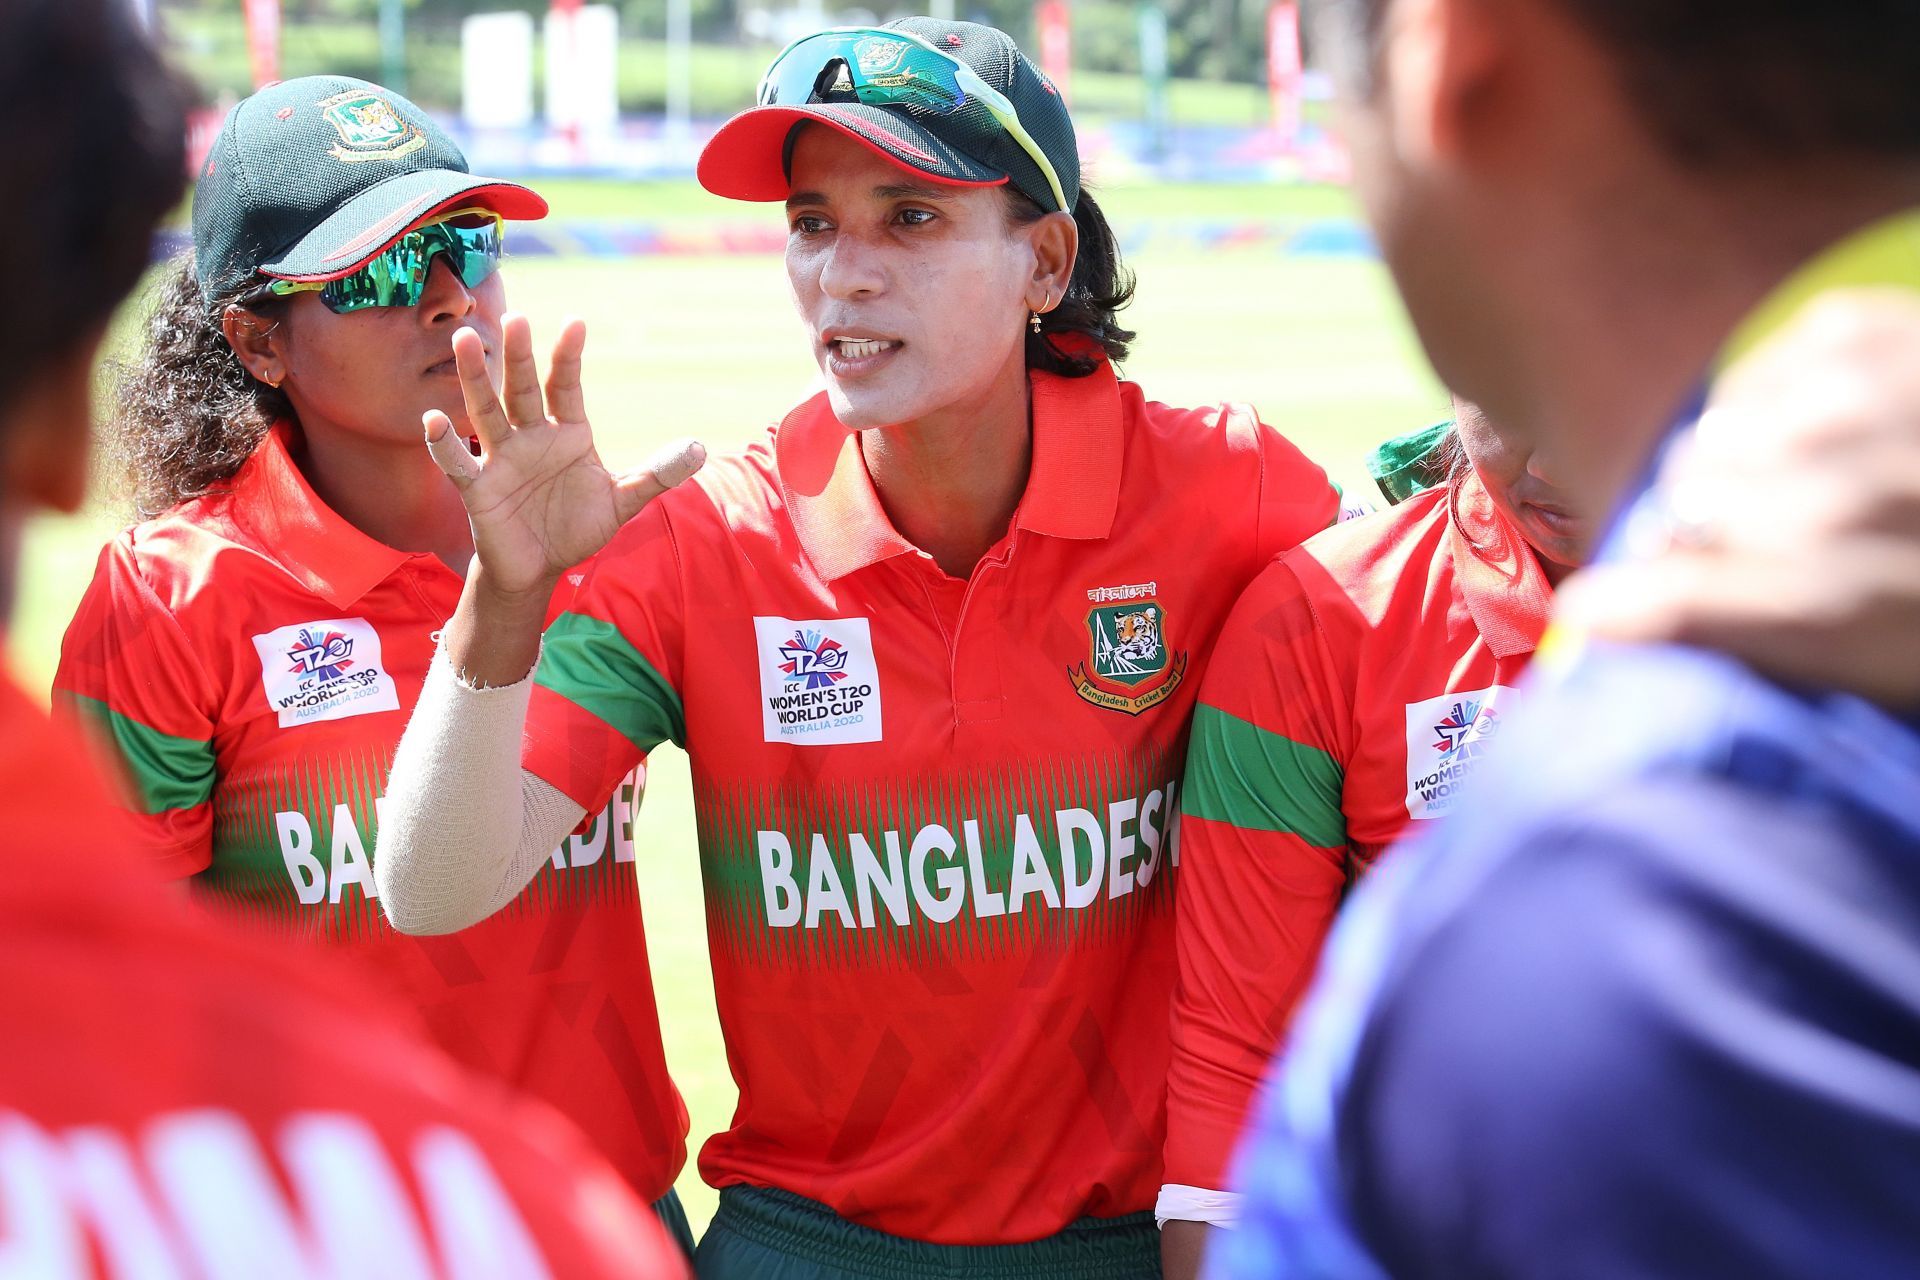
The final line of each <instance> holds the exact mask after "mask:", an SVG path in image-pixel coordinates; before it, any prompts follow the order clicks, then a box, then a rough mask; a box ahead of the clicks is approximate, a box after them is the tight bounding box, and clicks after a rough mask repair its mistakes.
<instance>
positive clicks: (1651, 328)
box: [1212, 0, 1920, 1280]
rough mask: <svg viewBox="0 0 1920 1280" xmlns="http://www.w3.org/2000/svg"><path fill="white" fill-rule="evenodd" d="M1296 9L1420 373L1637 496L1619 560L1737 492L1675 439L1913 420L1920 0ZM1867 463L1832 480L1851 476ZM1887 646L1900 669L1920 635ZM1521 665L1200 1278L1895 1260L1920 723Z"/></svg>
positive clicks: (1903, 1175)
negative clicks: (1878, 385)
mask: <svg viewBox="0 0 1920 1280" xmlns="http://www.w3.org/2000/svg"><path fill="white" fill-rule="evenodd" d="M1320 18H1321V20H1322V25H1321V28H1320V30H1321V33H1322V42H1323V43H1322V47H1324V48H1328V49H1330V50H1332V51H1333V53H1334V54H1335V55H1336V58H1337V62H1338V66H1339V70H1340V75H1341V84H1342V91H1343V93H1344V95H1345V98H1346V102H1347V106H1348V109H1349V110H1350V113H1351V126H1350V134H1351V138H1352V141H1353V144H1354V148H1355V159H1356V172H1357V174H1358V176H1359V178H1360V186H1361V192H1362V195H1363V198H1364V200H1365V203H1366V204H1367V206H1368V208H1369V210H1370V214H1371V217H1372V220H1373V222H1374V225H1375V228H1376V230H1377V232H1378V234H1379V238H1380V242H1381V245H1382V249H1383V252H1384V255H1385V257H1386V260H1387V263H1388V265H1389V267H1390V268H1391V269H1392V271H1393V272H1394V275H1395V277H1396V279H1397V281H1398V282H1399V283H1400V285H1401V289H1402V293H1403V295H1404V296H1405V298H1406V301H1407V303H1408V306H1409V308H1410V310H1411V313H1412V315H1413V319H1414V323H1415V325H1416V327H1417V328H1418V330H1419V331H1420V333H1421V335H1422V338H1423V340H1424V342H1425V344H1426V346H1427V349H1428V352H1429V354H1430V355H1431V356H1432V357H1433V359H1434V362H1435V365H1436V368H1437V369H1438V371H1439V372H1440V373H1441V375H1442V376H1443V377H1444V378H1445V379H1446V380H1447V382H1448V383H1449V385H1452V386H1454V387H1456V388H1458V389H1459V390H1460V391H1461V392H1462V393H1463V394H1467V395H1470V396H1472V397H1473V398H1474V399H1476V400H1478V401H1479V402H1481V403H1482V404H1484V405H1485V406H1486V408H1487V411H1488V412H1489V413H1490V414H1491V415H1492V416H1493V417H1494V418H1495V419H1496V420H1498V421H1500V422H1503V423H1508V424H1516V425H1518V426H1520V427H1522V428H1523V429H1525V430H1527V431H1529V432H1530V433H1532V438H1533V439H1534V440H1535V441H1536V442H1537V445H1538V447H1540V448H1542V449H1545V450H1546V451H1548V452H1549V453H1550V454H1551V455H1552V456H1554V457H1557V458H1559V459H1561V471H1560V475H1561V477H1562V482H1563V483H1565V484H1567V485H1569V486H1570V487H1573V488H1574V489H1575V490H1576V491H1577V492H1579V493H1582V494H1585V495H1587V497H1588V499H1589V500H1590V501H1593V502H1595V503H1598V504H1601V505H1603V506H1605V507H1607V508H1611V509H1614V510H1616V511H1617V512H1618V513H1619V514H1618V515H1617V518H1616V519H1615V520H1614V522H1613V530H1612V533H1611V534H1610V535H1609V537H1608V539H1607V542H1606V544H1605V545H1604V547H1603V550H1602V552H1601V557H1600V558H1601V560H1602V562H1603V563H1613V564H1619V563H1622V562H1630V561H1632V560H1634V559H1637V558H1644V557H1649V556H1657V555H1659V554H1661V553H1662V551H1663V549H1665V548H1668V547H1676V548H1679V549H1682V550H1683V551H1691V550H1693V549H1697V548H1701V547H1707V548H1711V547H1712V546H1713V545H1714V544H1715V543H1716V542H1717V541H1718V540H1719V539H1720V538H1722V537H1723V536H1726V535H1727V533H1728V532H1729V531H1730V530H1733V529H1736V528H1738V527H1739V525H1740V519H1741V518H1745V519H1749V520H1750V519H1751V517H1740V514H1739V513H1741V512H1743V510H1745V509H1746V504H1744V503H1743V502H1741V501H1740V500H1739V496H1738V493H1737V491H1736V492H1733V493H1729V492H1728V491H1726V490H1725V489H1724V488H1722V487H1720V486H1716V485H1715V484H1714V483H1713V480H1714V477H1713V476H1712V475H1711V474H1710V473H1708V474H1705V475H1702V474H1701V473H1699V472H1697V471H1689V470H1688V469H1687V468H1686V467H1685V465H1684V463H1682V462H1680V461H1679V460H1680V459H1682V458H1684V456H1685V454H1686V453H1687V452H1688V451H1689V450H1690V449H1691V448H1693V447H1694V446H1695V443H1696V442H1697V441H1700V440H1712V439H1715V438H1718V439H1719V440H1721V442H1722V443H1721V444H1720V446H1719V448H1720V449H1722V450H1723V451H1724V450H1725V449H1726V448H1727V447H1728V443H1727V442H1728V441H1729V440H1731V441H1732V442H1733V443H1734V444H1735V445H1736V446H1737V442H1738V440H1739V439H1740V435H1741V433H1743V432H1745V433H1748V434H1750V435H1752V436H1753V437H1756V438H1760V439H1764V438H1766V437H1768V436H1769V435H1771V434H1773V433H1774V431H1775V430H1776V429H1777V428H1776V424H1777V422H1778V421H1779V420H1780V419H1781V418H1782V417H1783V416H1786V417H1794V416H1805V415H1806V414H1808V413H1809V412H1826V413H1830V414H1833V415H1836V416H1839V417H1842V418H1845V419H1850V420H1852V421H1855V422H1858V423H1863V424H1866V434H1867V435H1868V436H1869V437H1871V436H1889V435H1895V434H1899V433H1902V432H1908V433H1910V432H1911V431H1912V424H1911V422H1902V421H1901V420H1900V419H1899V418H1897V417H1892V416H1889V415H1887V414H1885V413H1884V412H1883V411H1882V408H1881V406H1879V405H1878V404H1877V403H1876V402H1875V400H1874V398H1873V397H1872V396H1871V395H1868V394H1865V393H1863V390H1862V389H1863V388H1865V387H1870V386H1871V385H1873V381H1874V379H1875V377H1876V376H1877V377H1881V378H1891V379H1893V380H1895V382H1896V383H1898V382H1900V380H1902V379H1904V380H1905V381H1906V383H1907V384H1908V385H1911V382H1912V372H1911V371H1912V370H1913V368H1914V366H1915V353H1916V351H1920V342H1916V341H1915V340H1914V338H1913V333H1914V323H1915V317H1916V315H1917V314H1920V309H1917V308H1916V301H1915V294H1916V292H1917V291H1920V213H1916V212H1915V210H1916V209H1917V208H1920V96H1916V93H1915V89H1914V82H1913V77H1912V74H1911V67H1910V59H1909V57H1908V51H1910V50H1911V49H1912V48H1913V47H1914V44H1915V41H1916V40H1920V8H1916V7H1915V6H1913V5H1911V4H1904V3H1899V4H1896V3H1883V4H1882V3H1862V4H1850V5H1805V4H1798V3H1740V4H1732V3H1716V2H1714V0H1686V2H1680V0H1647V2H1644V3H1643V2H1641V0H1606V3H1604V4H1600V3H1587V2H1586V0H1515V2H1513V3H1504V4H1483V3H1478V2H1477V0H1330V2H1328V3H1325V4H1322V5H1321V6H1320ZM1862 290H1865V291H1869V292H1867V293H1865V294H1862V293H1861V292H1860V291H1862ZM1836 296H1847V297H1849V298H1850V299H1851V301H1850V302H1849V303H1848V304H1847V305H1844V306H1843V305H1841V304H1839V303H1837V302H1835V301H1832V299H1834V298H1835V297H1836ZM1902 335H1904V336H1902ZM1703 403H1705V404H1706V405H1707V406H1709V407H1708V408H1707V409H1706V412H1705V415H1704V416H1702V413H1701V405H1702V404H1703ZM1863 456H1864V457H1866V458H1868V460H1869V461H1870V460H1871V455H1870V454H1868V455H1862V454H1859V453H1853V454H1850V455H1846V456H1845V457H1844V458H1842V459H1841V460H1840V462H1839V469H1840V471H1841V473H1842V474H1846V475H1849V476H1850V477H1851V478H1852V479H1853V480H1854V481H1855V483H1856V484H1859V485H1872V484H1874V483H1876V480H1877V475H1876V472H1875V471H1873V470H1869V469H1867V468H1866V467H1865V466H1863V465H1861V464H1860V459H1861V458H1862V457H1863ZM1663 457H1664V458H1665V459H1666V460H1667V462H1668V463H1669V464H1670V465H1672V466H1673V467H1677V468H1678V470H1677V471H1670V472H1668V474H1667V475H1665V476H1663V475H1662V471H1663V470H1666V468H1663V467H1662V466H1661V460H1662V458H1663ZM1675 476H1680V477H1686V479H1687V482H1681V481H1679V480H1676V479H1675V478H1674V477H1675ZM1774 493H1775V495H1776V496H1777V497H1778V498H1779V499H1782V500H1783V501H1779V502H1776V503H1774V504H1772V506H1771V508H1770V509H1771V510H1773V511H1776V512H1780V513H1783V515H1784V513H1788V512H1793V511H1796V510H1801V509H1803V508H1805V507H1808V506H1812V505H1813V504H1816V503H1819V502H1823V501H1826V500H1827V499H1828V498H1829V497H1830V490H1829V487H1828V486H1827V485H1825V484H1824V483H1822V481H1821V479H1820V477H1818V476H1813V475H1808V476H1803V477H1800V478H1797V479H1788V480H1785V481H1784V482H1782V483H1781V484H1780V485H1779V486H1778V487H1777V488H1776V489H1775V490H1774ZM1723 516H1724V517H1726V519H1725V520H1724V522H1723ZM1746 527H1748V528H1749V529H1750V528H1751V527H1752V525H1751V523H1749V524H1747V526H1746ZM1916 551H1920V539H1917V538H1915V537H1914V536H1913V534H1912V531H1911V530H1910V529H1909V530H1907V531H1906V532H1905V533H1904V534H1900V533H1897V532H1889V533H1887V534H1885V535H1883V536H1882V537H1881V538H1879V539H1878V542H1877V545H1876V546H1875V547H1874V548H1873V550H1872V554H1871V557H1870V560H1871V562H1872V563H1874V564H1877V565H1880V566H1882V567H1885V566H1889V565H1903V564H1904V565H1909V566H1910V565H1911V564H1912V563H1913V559H1914V555H1915V553H1916ZM1832 563H1833V565H1834V570H1833V572H1834V575H1835V577H1836V578H1839V579H1840V580H1842V581H1845V580H1846V573H1847V572H1848V571H1849V567H1847V566H1844V564H1843V562H1841V561H1837V560H1836V561H1833V562H1832ZM1907 577H1908V580H1909V581H1911V580H1912V575H1911V572H1910V570H1909V571H1908V575H1907ZM1879 639H1880V640H1881V642H1882V643H1883V649H1882V652H1884V653H1886V654H1888V655H1889V656H1897V657H1898V659H1899V663H1898V665H1901V666H1904V667H1905V668H1906V669H1907V670H1909V671H1910V670H1911V668H1912V666H1913V662H1914V659H1913V654H1914V652H1915V651H1914V648H1913V633H1912V632H1911V631H1910V630H1909V631H1906V632H1904V633H1900V632H1895V633H1893V634H1891V635H1883V636H1881V637H1879ZM1902 641H1904V643H1901V642H1902ZM1888 642H1891V643H1888ZM1555 644H1558V646H1559V649H1558V656H1557V657H1552V655H1553V653H1554V645H1555ZM1550 657H1552V660H1549V658H1550ZM1542 664H1543V665H1544V666H1545V667H1547V668H1548V669H1549V670H1548V672H1547V673H1542V672H1540V671H1539V669H1538V668H1537V669H1536V674H1537V675H1539V674H1547V676H1548V678H1545V679H1536V680H1534V681H1532V682H1531V684H1532V687H1531V688H1530V689H1529V690H1528V692H1529V694H1530V698H1531V700H1530V702H1529V704H1528V705H1527V706H1524V707H1522V708H1521V709H1520V710H1519V711H1518V712H1517V713H1516V714H1515V716H1514V717H1512V719H1511V720H1510V721H1509V722H1508V723H1507V724H1505V725H1504V726H1503V727H1502V729H1501V735H1500V736H1501V741H1500V744H1499V745H1500V750H1499V751H1498V752H1497V753H1495V754H1494V755H1493V756H1492V757H1491V759H1490V762H1489V763H1488V765H1487V766H1486V767H1485V769H1483V770H1481V771H1479V772H1478V773H1477V774H1476V776H1475V778H1474V779H1473V791H1474V795H1475V796H1477V797H1478V799H1479V800H1481V801H1483V802H1484V801H1490V800H1492V799H1493V798H1495V797H1497V803H1472V802H1471V799H1472V797H1470V801H1469V803H1466V804H1464V805H1463V806H1462V808H1461V811H1460V812H1459V814H1457V815H1455V816H1454V817H1452V818H1450V820H1449V821H1448V822H1447V823H1446V824H1442V825H1440V826H1439V827H1438V829H1437V830H1431V831H1426V832H1423V833H1422V835H1423V838H1421V839H1419V840H1417V841H1416V842H1415V843H1414V844H1413V845H1412V846H1411V847H1408V848H1405V849H1400V850H1396V851H1395V852H1394V853H1393V854H1392V855H1390V857H1389V859H1388V861H1387V864H1386V865H1385V866H1384V867H1383V868H1382V869H1381V871H1380V872H1379V873H1377V874H1376V875H1374V876H1371V877H1369V879H1368V880H1367V881H1366V882H1365V883H1364V884H1363V885H1362V886H1361V888H1360V890H1359V892H1358V893H1357V895H1356V898H1355V901H1354V902H1353V903H1352V905H1351V907H1350V909H1349V911H1348V913H1347V915H1346V916H1345V918H1344V920H1343V922H1342V924H1341V926H1340V927H1339V929H1337V930H1336V933H1335V936H1334V938H1333V942H1332V945H1331V948H1330V951H1329V955H1328V959H1327V961H1326V964H1325V966H1324V968H1323V971H1322V973H1321V975H1320V978H1319V980H1318V981H1317V982H1316V984H1315V989H1314V992H1313V993H1312V995H1310V996H1309V998H1308V1003H1307V1004H1306V1006H1305V1010H1304V1013H1303V1015H1302V1017H1301V1019H1300V1022H1299V1024H1298V1025H1297V1027H1296V1030H1295V1034H1294V1037H1293V1039H1292V1042H1291V1044H1290V1046H1289V1048H1288V1051H1287V1054H1286V1058H1285V1061H1284V1064H1283V1066H1282V1068H1281V1071H1280V1074H1279V1076H1278V1078H1277V1080H1276V1082H1275V1084H1274V1086H1273V1088H1272V1089H1271V1091H1270V1092H1269V1093H1268V1094H1267V1095H1266V1098H1265V1101H1264V1103H1263V1114H1262V1119H1261V1121H1260V1123H1259V1126H1258V1129H1257V1132H1256V1133H1255V1135H1254V1137H1253V1139H1252V1141H1251V1143H1250V1145H1249V1146H1248V1147H1247V1148H1246V1150H1245V1151H1244V1152H1243V1153H1242V1157H1241V1161H1240V1174H1239V1185H1240V1186H1241V1187H1242V1188H1243V1189H1244V1191H1245V1192H1246V1193H1247V1196H1248V1201H1247V1204H1246V1206H1245V1211H1244V1213H1243V1214H1242V1221H1241V1226H1240V1229H1239V1230H1237V1231H1234V1232H1229V1233H1221V1234H1219V1235H1218V1236H1217V1237H1216V1246H1215V1249H1214V1253H1213V1260H1214V1265H1213V1267H1212V1273H1213V1274H1215V1275H1218V1276H1226V1277H1243V1276H1244V1277H1252V1276H1269V1275H1287V1276H1343V1277H1362V1276H1365V1277H1371V1276H1382V1275H1392V1276H1396V1277H1422V1276H1432V1277H1441V1276H1448V1277H1452V1276H1461V1275H1473V1276H1485V1277H1520V1276H1542V1275H1555V1276H1593V1277H1618V1276H1640V1275H1647V1276H1653V1275H1657V1276H1662V1277H1724V1276H1753V1277H1760V1276H1766V1277H1776V1276H1777V1277H1785V1276H1806V1277H1813V1276H1821V1277H1824V1276H1847V1277H1850V1278H1858V1280H1875V1278H1878V1277H1906V1276H1912V1275H1914V1274H1916V1273H1920V1232H1916V1231H1915V1230H1914V1223H1915V1222H1916V1220H1920V1191H1916V1188H1920V1050H1916V1045H1920V1013H1916V1010H1917V1009H1920V945H1917V944H1916V939H1920V878H1916V874H1915V871H1916V867H1920V813H1917V812H1916V809H1915V806H1914V804H1913V799H1914V797H1915V796H1917V795H1920V725H1917V724H1916V722H1915V721H1914V720H1913V719H1912V717H1911V713H1910V711H1909V713H1908V714H1907V715H1905V716H1902V715H1900V714H1896V713H1893V712H1890V711H1889V710H1888V709H1886V708H1884V707H1882V706H1877V705H1874V704H1872V703H1869V702H1867V701H1864V700H1862V699H1859V698H1856V697H1852V696H1848V695H1845V694H1842V693H1839V692H1836V691H1835V690H1834V689H1833V688H1832V685H1833V684H1835V683H1837V682H1835V681H1832V680H1831V679H1821V680H1819V682H1818V683H1814V684H1811V685H1804V684H1801V685H1795V686H1791V687H1790V686H1787V685H1785V684H1780V683H1775V682H1772V681H1769V680H1767V679H1765V678H1762V677H1761V676H1759V675H1757V674H1755V672H1753V671H1752V670H1750V669H1748V668H1746V667H1744V666H1741V665H1739V664H1737V663H1734V662H1732V661H1729V660H1726V659H1724V658H1719V657H1714V656H1710V655H1708V654H1705V653H1703V652H1700V651H1697V650H1692V649H1686V648H1679V647H1660V646H1652V645H1648V646H1620V645H1608V644H1600V643H1591V644H1582V643H1581V642H1580V640H1579V638H1578V637H1577V636H1575V635H1569V634H1561V635H1559V636H1558V637H1557V638H1556V637H1554V636H1550V637H1549V646H1548V649H1547V651H1546V652H1545V653H1543V658H1542ZM1878 683H1879V684H1880V687H1885V688H1897V687H1902V682H1901V681H1898V680H1894V681H1881V682H1878ZM1905 687H1911V683H1910V681H1908V682H1906V683H1905Z"/></svg>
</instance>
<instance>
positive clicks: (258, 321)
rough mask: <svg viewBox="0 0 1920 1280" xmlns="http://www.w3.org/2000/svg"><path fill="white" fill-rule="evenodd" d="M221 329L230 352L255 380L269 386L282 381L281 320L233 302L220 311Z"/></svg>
mask: <svg viewBox="0 0 1920 1280" xmlns="http://www.w3.org/2000/svg"><path fill="white" fill-rule="evenodd" d="M220 331H221V332H222V333H224V334H225V335H226V337H227V345H228V346H230V347H232V348H233V354H234V355H236V356H238V357H240V363H241V364H242V365H243V366H245V367H246V370H247V372H248V373H250V374H252V375H253V376H254V378H255V379H257V380H258V381H261V382H264V383H266V384H267V385H268V386H270V387H277V386H279V385H280V383H281V382H282V381H283V380H285V378H286V376H287V361H286V352H285V350H284V343H285V340H286V332H285V327H284V321H282V320H270V319H268V318H267V317H265V316H263V315H261V314H260V313H259V312H257V311H249V310H247V308H245V307H243V306H240V305H239V304H238V303H232V304H229V305H228V307H227V309H226V310H225V311H222V312H221V313H220Z"/></svg>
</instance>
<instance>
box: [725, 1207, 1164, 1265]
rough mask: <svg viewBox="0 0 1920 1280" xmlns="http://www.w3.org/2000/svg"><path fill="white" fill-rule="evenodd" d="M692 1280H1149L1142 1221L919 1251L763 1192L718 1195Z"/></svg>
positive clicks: (1151, 1238)
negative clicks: (976, 1279) (1026, 1240)
mask: <svg viewBox="0 0 1920 1280" xmlns="http://www.w3.org/2000/svg"><path fill="white" fill-rule="evenodd" d="M694 1273H695V1275H697V1276H698V1277H699V1280H854V1278H855V1277H861V1278H863V1280H865V1278H870V1277H887V1278H897V1280H936V1278H938V1280H960V1278H962V1277H966V1278H971V1277H983V1278H988V1277H991V1278H993V1280H999V1278H1001V1277H1005V1280H1015V1278H1016V1277H1017V1278H1018V1280H1159V1277H1160V1232H1159V1231H1158V1230H1157V1229H1156V1228H1155V1227H1154V1225H1153V1215H1152V1214H1151V1213H1135V1214H1129V1215H1127V1216H1126V1217H1124V1218H1082V1219H1081V1220H1080V1221H1078V1222H1076V1223H1074V1224H1073V1225H1072V1226H1070V1227H1068V1228H1067V1229H1066V1230H1064V1231H1062V1232H1060V1233H1059V1234H1058V1235H1054V1236H1049V1237H1047V1238H1046V1239H1044V1240H1035V1241H1033V1242H1031V1243H1029V1244H999V1245H947V1244H929V1243H927V1242H926V1241H923V1240H908V1239H905V1238H904V1237H901V1236H893V1235H888V1234H887V1233H886V1232H884V1231H875V1230H874V1229H873V1228H871V1227H863V1226H859V1225H857V1224H855V1223H852V1222H848V1221H847V1220H846V1219H845V1218H842V1217H840V1216H839V1215H838V1214H836V1213H834V1211H833V1210H831V1209H829V1208H827V1206H825V1205H823V1204H819V1203H817V1202H816V1201H812V1200H808V1199H805V1198H803V1197H801V1196H796V1195H794V1194H792V1193H791V1192H786V1191H776V1190H774V1189H772V1188H768V1187H727V1188H726V1189H724V1190H722V1191H721V1192H720V1211H719V1212H718V1213H716V1214H715V1215H714V1218H713V1224H712V1225H711V1226H709V1227H708V1228H707V1233H706V1235H705V1236H704V1237H702V1238H701V1241H700V1248H699V1250H698V1252H697V1253H695V1255H694Z"/></svg>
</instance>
